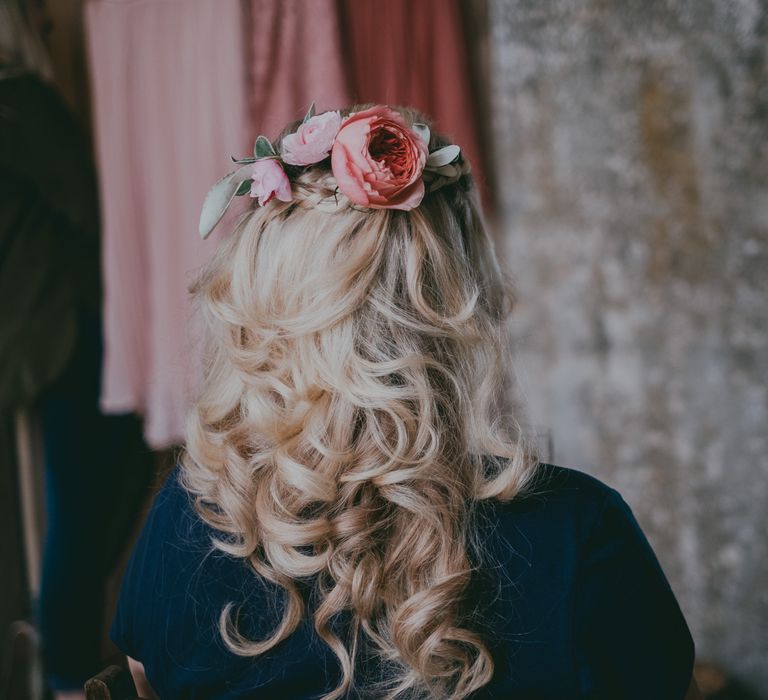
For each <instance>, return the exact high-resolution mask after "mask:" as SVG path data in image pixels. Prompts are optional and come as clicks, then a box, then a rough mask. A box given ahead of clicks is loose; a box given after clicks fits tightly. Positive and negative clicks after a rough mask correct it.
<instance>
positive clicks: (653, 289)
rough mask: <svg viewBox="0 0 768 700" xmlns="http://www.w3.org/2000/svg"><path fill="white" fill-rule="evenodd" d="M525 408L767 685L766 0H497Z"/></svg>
mask: <svg viewBox="0 0 768 700" xmlns="http://www.w3.org/2000/svg"><path fill="white" fill-rule="evenodd" d="M489 31H490V35H491V51H492V71H491V76H492V81H493V82H492V96H493V122H494V124H493V126H494V135H495V142H496V146H497V148H496V159H497V163H496V167H497V179H498V181H499V196H500V201H501V211H500V222H499V223H500V236H501V242H502V252H503V253H504V254H505V256H506V264H507V265H508V266H509V267H510V268H511V270H512V271H513V273H514V274H515V276H516V278H517V283H518V294H519V306H518V309H517V318H516V320H515V322H514V327H515V329H516V333H517V336H516V337H517V340H516V343H517V347H518V356H519V366H520V371H521V375H522V380H523V384H524V386H525V387H526V390H527V394H528V401H529V405H530V409H531V413H532V419H533V420H534V421H535V422H536V423H539V424H543V425H547V426H549V427H550V428H551V430H552V434H553V438H554V445H555V452H554V457H555V459H556V460H557V461H558V462H560V463H562V464H566V465H569V466H575V467H579V468H582V469H584V470H585V471H591V472H592V473H595V474H596V475H598V476H600V477H601V478H603V479H604V480H606V481H607V482H608V483H610V484H612V485H614V486H615V487H616V488H618V489H619V490H620V491H621V492H622V493H623V494H624V495H625V498H626V499H627V500H628V502H629V503H630V504H631V505H632V507H633V510H634V511H635V514H636V515H637V517H638V520H639V521H640V522H641V524H642V526H643V527H644V528H645V530H646V532H647V533H648V535H649V539H650V540H651V542H652V544H653V545H654V548H655V549H656V551H657V552H658V554H659V558H660V560H661V562H662V564H663V566H664V567H665V570H666V571H667V573H668V577H669V579H670V581H671V583H672V586H673V588H674V589H675V591H676V593H677V594H678V598H679V600H680V603H681V607H682V608H683V611H684V612H685V614H686V616H687V618H688V619H689V621H690V624H691V628H692V632H693V634H694V638H695V640H696V644H697V652H698V655H699V657H700V658H708V659H711V660H715V661H718V662H721V663H722V664H723V665H725V666H726V667H727V669H728V670H729V671H731V672H732V673H733V674H734V675H735V676H736V678H737V679H740V680H741V681H743V682H744V683H745V684H746V685H748V686H749V687H751V688H752V689H753V690H754V691H756V692H758V693H759V694H760V695H761V696H763V697H766V698H768V517H767V516H768V390H767V389H766V379H768V67H767V63H766V57H767V55H768V3H766V2H760V1H758V0H752V1H750V0H743V1H740V2H736V1H730V0H675V1H673V0H667V1H666V2H664V1H654V2H648V1H646V0H593V1H592V2H587V1H577V0H547V1H546V2H542V1H541V0H507V1H505V0H491V2H490V29H489Z"/></svg>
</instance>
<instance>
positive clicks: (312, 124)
mask: <svg viewBox="0 0 768 700" xmlns="http://www.w3.org/2000/svg"><path fill="white" fill-rule="evenodd" d="M339 126H341V115H340V114H339V113H338V112H336V111H329V112H323V113H322V114H317V115H315V116H314V117H311V118H310V119H308V120H307V121H306V122H304V123H303V124H302V125H301V126H300V127H299V128H298V129H297V130H296V131H295V132H294V133H292V134H288V135H287V136H284V137H283V143H282V147H281V150H282V156H283V160H284V161H285V162H286V163H290V164H291V165H311V164H312V163H317V162H319V161H321V160H323V158H325V157H327V156H328V154H329V153H330V151H331V146H333V139H334V138H335V137H336V133H337V132H338V130H339Z"/></svg>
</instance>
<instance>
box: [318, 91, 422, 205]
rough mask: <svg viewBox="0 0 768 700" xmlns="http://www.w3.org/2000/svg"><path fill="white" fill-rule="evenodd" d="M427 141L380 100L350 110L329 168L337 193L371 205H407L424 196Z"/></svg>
mask: <svg viewBox="0 0 768 700" xmlns="http://www.w3.org/2000/svg"><path fill="white" fill-rule="evenodd" d="M427 155H428V151H427V144H426V143H425V142H424V139H423V138H422V137H421V136H420V135H419V134H418V133H416V132H415V131H413V130H412V129H411V128H410V127H409V126H408V125H407V124H406V122H405V119H404V118H403V117H402V116H401V115H400V114H399V113H398V112H395V111H394V110H392V109H390V108H389V107H387V106H385V105H376V106H375V107H371V108H369V109H364V110H363V111H361V112H353V113H352V114H350V115H349V117H347V118H346V119H345V120H344V121H343V122H342V124H341V128H340V129H339V132H338V134H336V140H335V141H334V143H333V149H332V150H331V168H332V170H333V175H334V177H335V178H336V184H337V185H338V186H339V189H340V190H341V192H342V194H344V195H346V196H347V197H348V198H349V199H350V200H351V201H353V202H354V203H355V204H360V205H363V206H368V207H372V208H374V209H383V208H391V209H406V210H407V209H413V208H414V207H416V206H418V205H419V203H420V202H421V200H422V198H423V197H424V181H423V180H422V179H421V174H422V172H423V170H424V166H425V164H426V161H427Z"/></svg>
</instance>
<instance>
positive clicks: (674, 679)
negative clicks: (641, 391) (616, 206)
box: [110, 465, 694, 700]
mask: <svg viewBox="0 0 768 700" xmlns="http://www.w3.org/2000/svg"><path fill="white" fill-rule="evenodd" d="M178 476H179V467H177V468H176V469H175V470H174V472H173V473H172V474H171V476H170V477H169V478H168V480H167V481H166V483H165V485H164V486H163V488H162V489H161V491H160V493H159V494H158V495H157V497H156V499H155V501H154V504H153V506H152V509H151V511H150V513H149V517H148V520H147V522H146V524H145V526H144V529H143V531H142V533H141V535H140V537H139V540H138V542H137V543H136V546H135V548H134V550H133V553H132V556H131V560H130V563H129V565H128V569H127V571H126V574H125V578H124V580H123V584H122V589H121V592H120V598H119V601H118V607H117V612H116V614H115V618H114V621H113V624H112V629H111V633H110V636H111V638H112V640H113V641H114V642H115V644H117V646H118V647H120V649H122V650H123V651H124V652H125V653H126V654H127V655H128V656H131V657H133V658H134V659H137V660H139V661H141V662H143V664H144V669H145V672H146V674H147V679H148V680H149V682H150V684H151V685H152V687H153V688H154V689H155V691H156V692H157V693H158V695H159V696H160V698H161V699H162V700H174V699H176V698H190V699H191V698H194V699H195V700H197V699H202V698H217V699H221V700H224V699H226V700H234V699H235V698H254V699H256V700H259V699H265V698H268V699H271V698H275V699H279V700H303V699H305V698H306V699H308V698H316V697H318V695H320V694H321V693H322V692H327V691H328V690H330V689H332V688H334V687H335V686H336V684H337V682H338V679H339V676H338V670H337V662H336V657H335V656H334V655H333V654H332V652H331V651H330V650H329V649H328V648H327V647H326V646H325V644H324V643H323V642H322V641H321V640H320V639H319V638H318V637H317V635H316V634H315V633H314V630H313V626H312V622H311V620H309V619H307V620H306V621H305V623H303V624H302V625H301V626H300V627H299V628H298V629H297V630H296V632H295V633H294V634H293V635H292V636H291V637H289V638H288V639H286V640H285V641H283V642H282V643H281V644H279V645H278V646H276V647H275V648H273V649H272V650H271V651H269V652H268V653H266V654H264V655H262V656H260V657H258V658H256V659H254V658H247V657H238V656H235V655H234V654H232V653H230V652H229V651H228V650H227V649H226V647H225V646H224V644H223V642H222V641H221V639H220V636H219V632H218V627H217V623H218V616H219V613H220V612H221V609H222V608H223V606H224V605H225V604H226V603H228V602H234V603H236V604H238V603H246V601H247V603H246V605H244V606H243V613H242V614H241V616H240V618H239V624H240V627H241V629H242V630H243V631H244V632H245V633H246V634H248V635H250V637H251V638H252V639H263V638H265V637H266V636H267V634H268V633H269V632H270V631H271V630H273V629H274V626H275V623H276V621H277V620H278V619H279V618H280V617H281V615H280V604H279V601H280V600H281V599H282V598H281V596H280V595H279V594H278V593H277V592H276V589H275V588H274V586H273V585H272V584H268V583H266V582H264V581H262V580H260V579H258V578H257V576H256V575H255V574H254V573H253V572H252V570H250V569H249V568H248V566H247V565H246V564H245V563H243V562H242V561H241V560H238V559H235V558H232V557H230V556H228V555H226V554H223V553H222V552H220V551H218V550H213V549H212V547H211V544H210V541H211V535H212V534H214V533H213V531H212V530H211V529H210V528H209V527H208V526H207V525H206V524H205V523H203V522H202V521H201V520H200V518H199V517H198V515H197V514H196V512H195V511H194V509H193V507H192V504H191V501H190V499H189V497H188V495H187V493H186V491H185V490H184V489H183V488H182V487H181V485H180V484H179V481H178ZM479 516H480V517H478V518H477V522H476V526H477V527H479V528H481V534H482V537H483V538H484V540H485V542H486V545H487V548H488V556H489V559H488V560H487V562H486V563H485V564H484V565H483V566H481V567H480V569H479V570H480V575H479V577H478V579H477V582H476V584H474V585H473V587H472V597H473V598H474V601H475V603H476V604H477V606H478V610H479V611H481V612H482V614H481V616H480V619H481V620H484V624H485V625H486V630H487V631H488V632H489V633H490V635H489V639H490V646H491V651H492V653H493V655H494V658H495V662H496V665H495V675H494V678H493V680H492V681H491V683H490V684H488V685H487V686H486V687H484V688H483V689H481V690H480V691H478V692H477V693H476V694H475V696H473V698H477V699H478V700H480V699H482V700H485V699H486V698H504V699H505V700H517V699H519V700H545V699H546V700H571V699H573V700H577V699H579V700H580V699H585V698H589V699H590V700H597V699H603V700H683V698H684V697H685V695H686V690H687V688H688V685H689V683H690V679H691V674H692V671H693V662H694V643H693V639H692V637H691V634H690V631H689V629H688V626H687V624H686V621H685V618H684V617H683V614H682V612H681V611H680V607H679V606H678V603H677V600H676V599H675V596H674V594H673V592H672V590H671V588H670V586H669V583H668V582H667V579H666V577H665V575H664V573H663V571H662V569H661V567H660V565H659V562H658V560H657V558H656V556H655V554H654V552H653V550H652V548H651V546H650V544H649V543H648V540H647V539H646V536H645V535H644V533H643V531H642V530H641V529H640V526H639V525H638V523H637V520H636V519H635V517H634V515H633V513H632V511H631V509H630V507H629V506H628V505H627V503H626V502H625V501H624V499H623V498H622V496H621V495H620V493H619V492H618V491H616V490H615V489H613V488H611V487H609V486H608V485H607V484H605V483H604V482H602V481H600V480H599V479H597V478H595V477H593V476H590V475H588V474H586V473H584V472H582V471H579V470H577V469H571V468H567V467H561V466H556V465H542V466H541V467H540V469H539V472H538V474H537V477H536V481H535V485H534V488H533V489H532V490H531V493H530V494H529V495H526V496H524V497H520V498H517V499H515V500H513V501H512V502H511V503H497V502H484V503H483V505H482V506H481V508H480V511H479Z"/></svg>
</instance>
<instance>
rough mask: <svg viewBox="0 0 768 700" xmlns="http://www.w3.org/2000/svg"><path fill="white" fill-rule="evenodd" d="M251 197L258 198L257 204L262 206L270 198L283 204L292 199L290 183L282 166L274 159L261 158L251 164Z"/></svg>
mask: <svg viewBox="0 0 768 700" xmlns="http://www.w3.org/2000/svg"><path fill="white" fill-rule="evenodd" d="M251 177H252V178H253V182H252V183H251V191H250V195H251V197H258V198H259V204H260V205H261V206H264V205H265V204H266V203H267V202H268V201H269V200H270V199H272V197H277V198H278V199H280V200H282V201H283V202H290V201H291V199H293V194H292V193H291V183H290V182H289V181H288V176H287V175H286V174H285V170H283V166H282V165H280V163H278V161H277V159H275V158H262V159H261V160H257V161H256V162H255V163H254V164H253V171H252V174H251Z"/></svg>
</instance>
